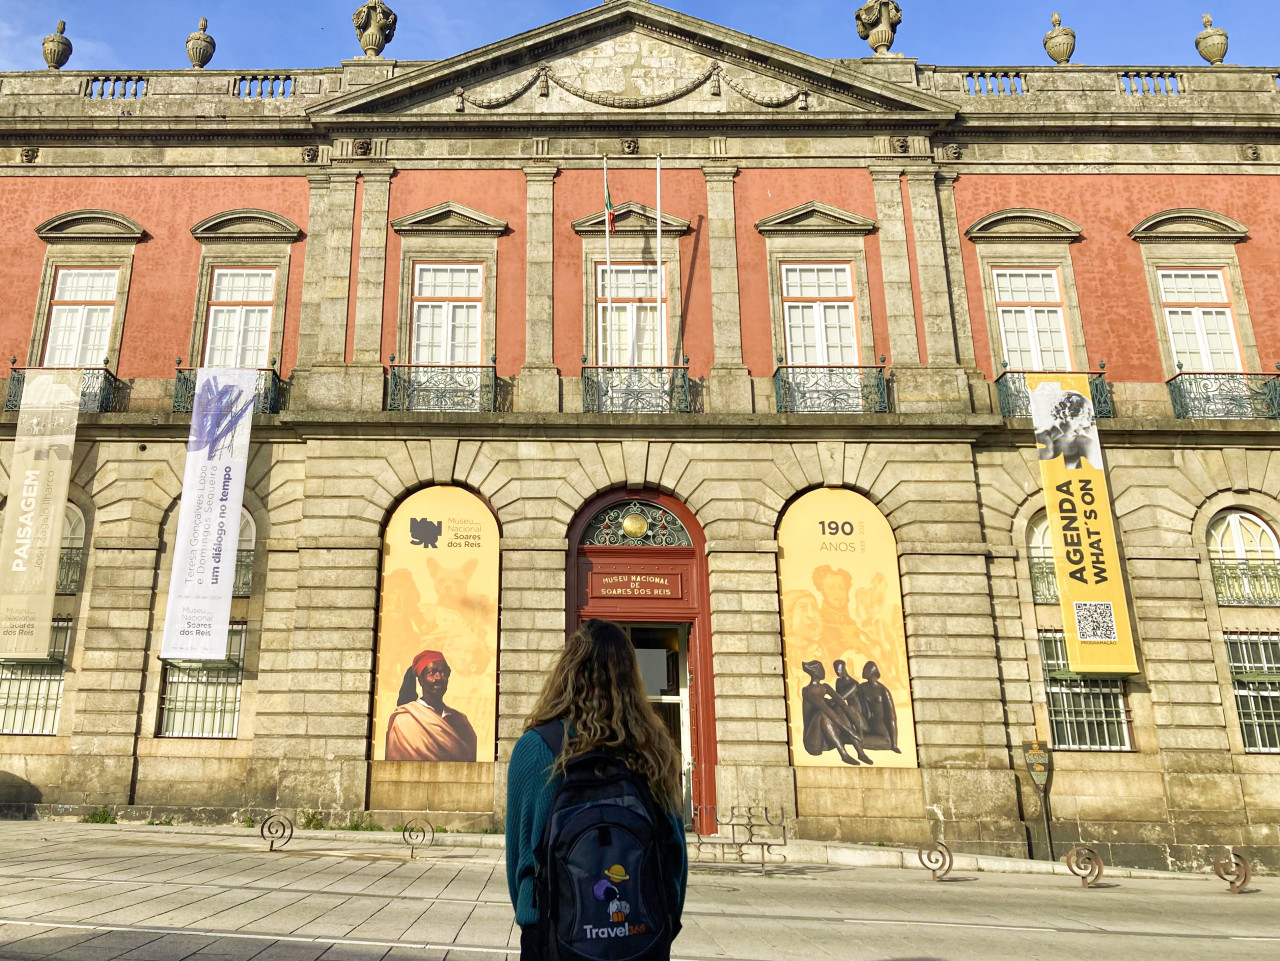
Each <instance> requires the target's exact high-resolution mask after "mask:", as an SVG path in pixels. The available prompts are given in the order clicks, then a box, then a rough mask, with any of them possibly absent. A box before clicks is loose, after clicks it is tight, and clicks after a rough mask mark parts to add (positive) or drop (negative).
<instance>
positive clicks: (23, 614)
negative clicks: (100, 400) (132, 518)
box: [0, 368, 84, 659]
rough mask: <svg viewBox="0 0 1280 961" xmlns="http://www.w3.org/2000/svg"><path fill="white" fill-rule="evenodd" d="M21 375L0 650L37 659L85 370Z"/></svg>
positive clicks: (2, 542)
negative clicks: (23, 376) (22, 377)
mask: <svg viewBox="0 0 1280 961" xmlns="http://www.w3.org/2000/svg"><path fill="white" fill-rule="evenodd" d="M25 378H26V379H25V381H24V383H23V389H22V406H21V408H20V409H19V413H18V430H17V434H16V436H15V438H14V445H13V471H12V473H10V475H9V499H8V501H7V502H6V505H5V512H4V533H3V535H0V657H6V658H31V659H38V658H44V657H48V656H49V635H50V631H51V628H52V626H53V598H54V592H55V591H56V590H57V584H58V561H59V560H60V559H61V556H62V551H61V547H62V525H63V521H64V519H65V517H66V509H67V489H68V488H69V487H70V486H71V453H72V449H73V448H74V447H75V442H76V423H77V422H78V420H79V415H80V386H81V382H82V381H83V379H84V371H82V370H80V369H79V368H74V369H72V368H68V369H55V370H28V371H26V372H25Z"/></svg>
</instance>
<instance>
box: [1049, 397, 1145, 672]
mask: <svg viewBox="0 0 1280 961" xmlns="http://www.w3.org/2000/svg"><path fill="white" fill-rule="evenodd" d="M1026 378H1027V389H1028V390H1029V391H1030V394H1031V417H1032V421H1033V422H1034V425H1035V431H1036V442H1037V444H1038V445H1039V447H1040V476H1041V479H1042V481H1043V483H1044V499H1045V510H1046V513H1047V514H1048V515H1049V530H1050V531H1051V533H1052V535H1053V560H1054V567H1055V568H1056V571H1057V580H1058V597H1059V599H1060V602H1061V604H1062V627H1063V633H1064V634H1065V635H1066V641H1067V660H1068V662H1069V664H1070V666H1071V670H1073V671H1076V672H1078V673H1081V674H1136V673H1137V671H1138V662H1137V654H1136V653H1135V651H1134V646H1133V629H1132V627H1131V625H1130V623H1129V600H1128V595H1127V593H1126V591H1125V587H1124V576H1123V575H1122V573H1121V571H1120V553H1119V550H1118V548H1117V545H1116V532H1115V521H1114V519H1113V517H1112V514H1111V494H1110V492H1109V491H1108V489H1107V475H1106V471H1105V470H1104V469H1103V466H1102V445H1101V444H1099V443H1098V426H1097V418H1096V416H1095V414H1094V410H1093V400H1092V399H1091V394H1090V392H1089V375H1088V374H1067V373H1052V374H1027V375H1026Z"/></svg>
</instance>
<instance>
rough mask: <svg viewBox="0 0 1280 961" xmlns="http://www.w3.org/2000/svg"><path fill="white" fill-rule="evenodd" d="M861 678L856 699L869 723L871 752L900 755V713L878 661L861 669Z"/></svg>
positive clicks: (867, 739) (868, 734)
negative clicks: (883, 680)
mask: <svg viewBox="0 0 1280 961" xmlns="http://www.w3.org/2000/svg"><path fill="white" fill-rule="evenodd" d="M862 677H863V681H862V683H861V684H859V685H858V690H857V695H856V696H857V699H858V701H859V703H860V704H861V705H862V716H863V717H864V718H865V719H866V724H867V730H866V737H865V744H866V746H867V747H869V748H871V749H872V750H881V751H883V750H886V749H887V750H890V751H892V752H893V753H894V754H901V753H902V751H901V750H900V749H899V748H898V709H897V708H896V707H894V706H893V694H892V693H890V691H889V689H888V688H887V687H885V686H884V684H883V683H881V681H880V668H879V667H878V666H877V665H876V662H875V661H867V663H866V664H864V665H862ZM850 680H852V678H850Z"/></svg>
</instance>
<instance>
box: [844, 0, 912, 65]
mask: <svg viewBox="0 0 1280 961" xmlns="http://www.w3.org/2000/svg"><path fill="white" fill-rule="evenodd" d="M853 20H854V23H855V24H857V27H858V36H859V37H861V38H862V39H863V40H865V41H867V43H869V44H871V49H872V50H874V51H875V53H876V56H877V57H884V56H887V55H888V53H889V48H890V47H892V46H893V38H894V36H895V34H897V32H898V24H900V23H902V8H901V7H900V6H898V4H897V3H895V2H894V0H867V2H866V3H864V4H863V5H862V6H861V7H859V8H858V11H857V12H856V13H855V14H854V15H853Z"/></svg>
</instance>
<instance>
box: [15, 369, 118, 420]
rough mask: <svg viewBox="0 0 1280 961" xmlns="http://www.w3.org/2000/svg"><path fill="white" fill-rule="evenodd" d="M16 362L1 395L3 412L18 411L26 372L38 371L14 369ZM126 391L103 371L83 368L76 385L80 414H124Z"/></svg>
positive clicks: (109, 374)
mask: <svg viewBox="0 0 1280 961" xmlns="http://www.w3.org/2000/svg"><path fill="white" fill-rule="evenodd" d="M16 361H17V358H13V359H12V360H10V362H9V363H10V365H11V366H10V370H9V390H8V393H6V394H5V398H4V409H5V410H21V409H22V388H23V386H24V385H25V384H26V382H27V371H28V370H41V369H45V368H37V367H14V366H12V365H13V364H14V363H16ZM128 393H129V391H128V388H127V386H126V385H125V383H124V381H122V380H120V379H118V378H117V377H116V375H115V374H113V373H111V371H109V370H107V368H106V367H105V366H104V367H85V368H84V376H83V379H82V380H81V381H80V413H82V414H107V413H119V412H120V411H122V410H124V408H125V402H126V400H127V398H128Z"/></svg>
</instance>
